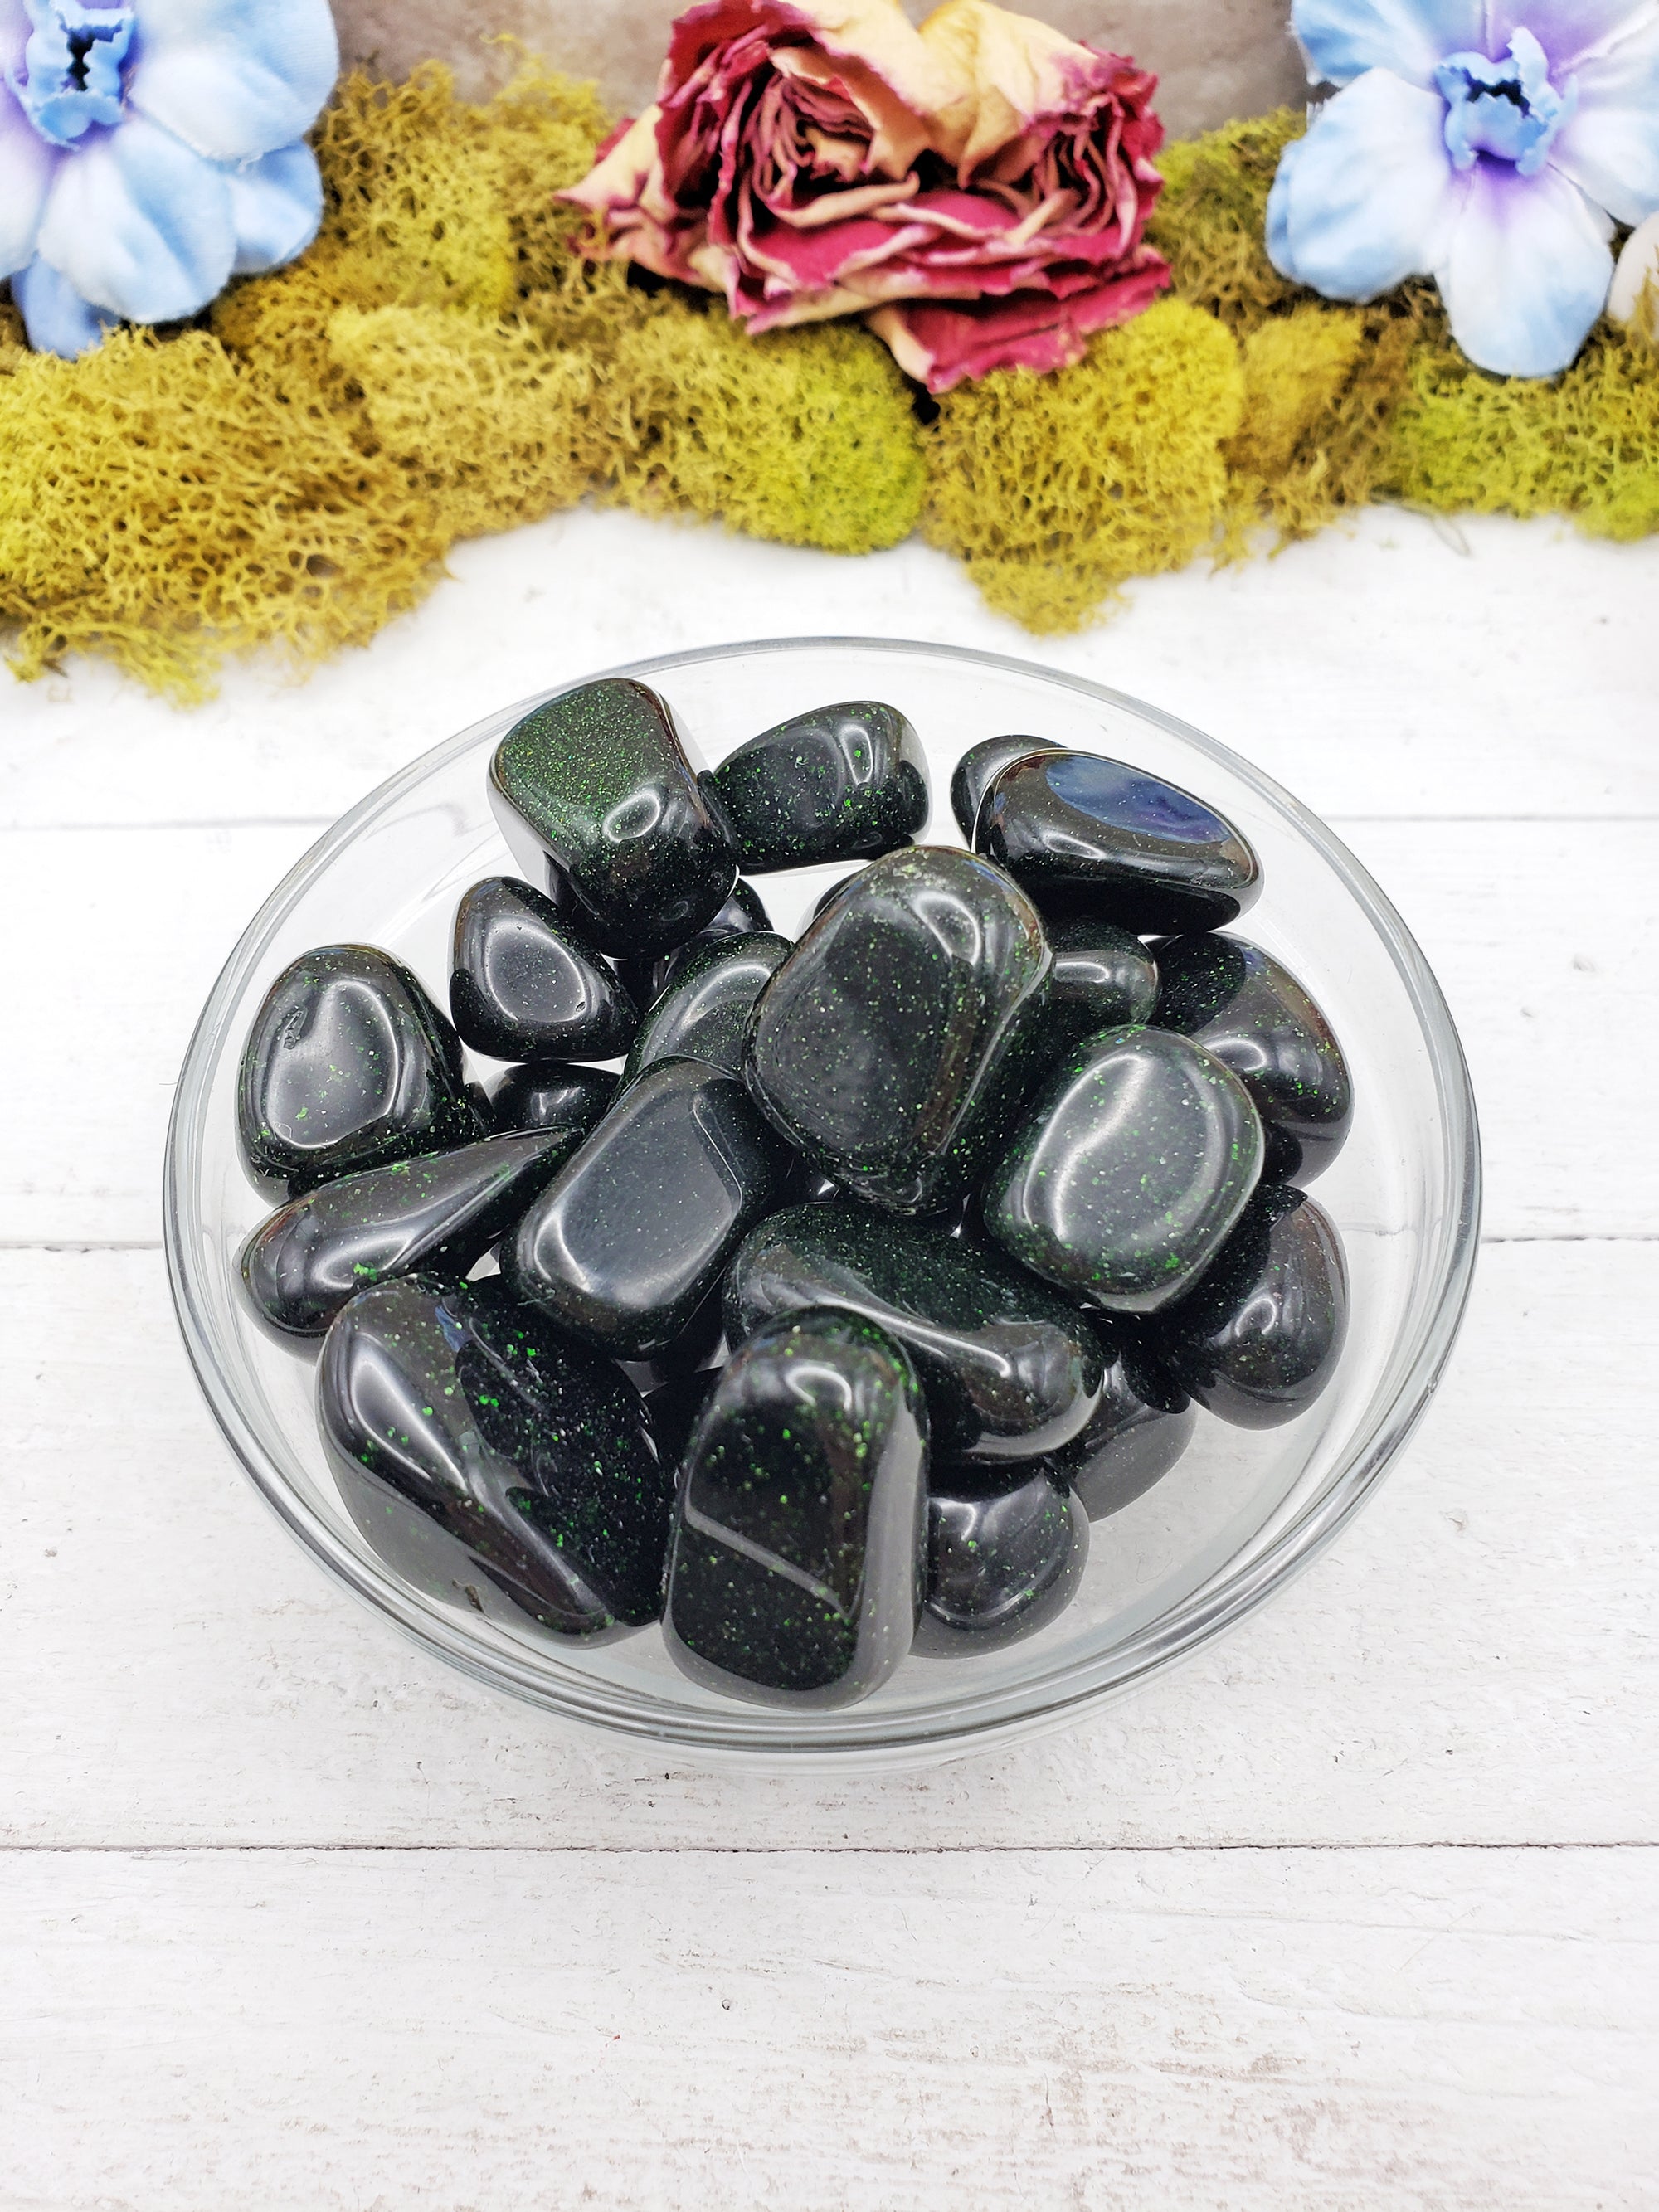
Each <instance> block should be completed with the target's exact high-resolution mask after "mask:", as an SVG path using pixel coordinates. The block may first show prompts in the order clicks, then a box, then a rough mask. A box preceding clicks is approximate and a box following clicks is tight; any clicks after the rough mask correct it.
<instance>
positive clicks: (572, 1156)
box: [238, 678, 1352, 1707]
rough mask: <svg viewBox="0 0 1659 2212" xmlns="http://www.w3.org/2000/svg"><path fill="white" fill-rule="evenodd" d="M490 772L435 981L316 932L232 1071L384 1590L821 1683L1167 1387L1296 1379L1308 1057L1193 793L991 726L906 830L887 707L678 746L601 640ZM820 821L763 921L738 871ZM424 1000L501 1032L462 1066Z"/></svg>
mask: <svg viewBox="0 0 1659 2212" xmlns="http://www.w3.org/2000/svg"><path fill="white" fill-rule="evenodd" d="M490 781H491V798H492V803H493V804H494V806H495V811H496V814H497V817H498V818H499V820H500V822H501V827H502V829H503V832H504V834H505V836H506V838H507V843H508V846H509V848H510V849H511V850H512V851H513V855H514V858H515V860H517V862H518V865H519V866H520V868H521V869H522V870H523V872H524V875H525V876H526V878H535V880H534V881H527V880H520V879H519V878H513V877H508V876H495V877H491V878H489V880H488V881H487V882H484V883H480V884H474V885H473V887H472V888H471V890H469V891H468V892H467V893H466V895H465V897H464V898H463V899H462V900H461V902H460V906H459V911H458V913H457V915H456V916H455V926H454V950H453V973H452V975H451V977H450V984H449V1006H450V1014H449V1018H445V1016H444V1015H443V1014H442V1013H441V1012H440V1010H439V1009H438V1007H437V1006H435V1004H434V1003H433V1001H432V1000H431V999H430V998H429V997H428V995H427V994H426V992H425V991H424V990H423V989H422V987H421V985H420V983H419V982H418V981H416V977H415V976H414V975H412V974H411V973H410V970H409V969H407V968H406V967H405V966H404V965H403V964H402V963H400V962H398V961H397V960H395V959H393V958H392V956H391V955H390V954H389V953H386V952H384V951H377V950H376V949H374V947H372V946H368V945H327V946H324V947H321V948H319V950H317V951H313V952H310V953H307V954H306V955H305V956H304V957H302V958H301V959H298V960H295V962H294V963H292V964H291V965H290V966H289V968H288V969H285V970H284V972H283V974H282V975H280V976H278V978H277V979H276V982H275V983H274V984H273V985H272V986H271V987H270V993H269V994H268V995H267V997H266V998H265V1000H264V1004H263V1006H262V1007H261V1009H260V1011H259V1013H258V1017H257V1018H256V1019H255V1022H254V1024H253V1026H252V1030H251V1032H250V1034H249V1036H248V1039H247V1042H246V1049H245V1052H244V1054H243V1059H242V1063H241V1068H240V1091H239V1101H238V1112H239V1120H240V1139H241V1144H242V1148H243V1152H244V1157H245V1158H246V1162H247V1164H248V1167H249V1169H250V1170H251V1171H252V1173H253V1174H254V1176H256V1178H258V1180H260V1182H262V1184H263V1185H264V1187H266V1188H271V1187H273V1186H280V1187H281V1188H284V1189H285V1190H286V1192H287V1194H288V1202H287V1203H286V1204H284V1205H283V1206H281V1207H280V1208H279V1210H278V1211H277V1212H275V1213H273V1214H272V1215H271V1216H270V1218H269V1219H268V1220H267V1221H265V1222H264V1224H263V1225H262V1226H261V1227H260V1228H258V1230H257V1231H255V1232H254V1234H253V1235H252V1237H251V1238H250V1239H249V1241H248V1243H247V1245H246V1249H245V1250H244V1253H243V1255H242V1271H243V1276H244V1279H245V1281H246V1287H247V1291H248V1294H249V1296H250V1297H251V1298H252V1302H253V1304H254V1305H255V1307H256V1308H257V1309H258V1312H259V1313H260V1314H261V1315H262V1316H263V1317H264V1319H265V1320H266V1321H267V1322H269V1323H270V1325H272V1326H273V1327H274V1328H276V1329H279V1330H282V1331H284V1332H287V1333H288V1334H289V1335H291V1336H298V1337H307V1336H309V1337H313V1338H315V1337H320V1338H321V1340H322V1349H321V1357H320V1359H319V1365H318V1374H317V1402H318V1412H319V1423H320V1426H321V1431H322V1435H323V1437H324V1440H325V1445H326V1447H327V1449H328V1453H329V1455H330V1459H331V1463H332V1465H333V1467H334V1468H335V1471H336V1474H337V1479H338V1480H339V1482H340V1485H341V1487H342V1491H343V1495H344V1497H345V1499H346V1502H347V1504H348V1505H349V1510H350V1511H351V1513H352V1515H353V1516H354V1519H355V1520H356V1522H357V1524H358V1526H359V1527H360V1528H361V1530H362V1534H363V1535H364V1536H365V1537H366V1538H367V1540H368V1541H369V1543H370V1544H371V1545H372V1546H373V1547H374V1548H375V1550H376V1551H377V1553H379V1554H380V1556H381V1557H382V1558H383V1559H386V1562H387V1563H388V1564H389V1565H392V1567H393V1568H394V1569H395V1570H396V1571H398V1573H399V1574H401V1575H403V1576H404V1577H407V1578H408V1579H409V1580H410V1581H411V1582H412V1583H414V1584H415V1585H416V1587H417V1588H419V1589H422V1590H424V1591H426V1592H428V1594H430V1595H435V1596H438V1597H440V1598H442V1599H446V1600H447V1601H451V1602H454V1603H459V1604H463V1605H468V1604H470V1605H471V1606H472V1607H476V1608H477V1610H478V1611H480V1612H482V1613H486V1614H489V1615H491V1616H493V1617H495V1619H497V1620H507V1621H509V1622H516V1624H517V1625H518V1626H519V1627H520V1629H523V1628H524V1627H525V1626H526V1624H527V1623H533V1624H535V1627H536V1629H538V1631H540V1632H544V1633H545V1634H546V1635H548V1636H550V1638H555V1639H559V1640H560V1642H561V1644H564V1643H567V1642H568V1641H569V1640H575V1641H580V1642H583V1643H586V1644H600V1643H605V1642H607V1641H610V1640H611V1639H614V1638H619V1637H623V1636H626V1635H628V1634H630V1633H632V1632H635V1631H636V1630H639V1629H642V1628H644V1627H646V1626H647V1625H648V1624H650V1623H651V1622H653V1621H656V1620H661V1622H662V1625H663V1632H664V1635H665V1638H666V1642H667V1646H668V1650H669V1651H670V1652H671V1655H672V1656H673V1658H674V1660H675V1662H676V1663H677V1664H678V1666H679V1667H680V1668H682V1669H683V1670H684V1672H685V1673H686V1674H688V1675H690V1677H691V1678H692V1679H693V1680H695V1681H696V1682H699V1683H701V1684H703V1685H705V1686H710V1687H713V1688H714V1689H717V1690H720V1691H722V1692H726V1693H728V1694H730V1695H732V1696H735V1697H738V1698H743V1699H750V1700H753V1701H757V1702H760V1703H763V1704H767V1705H778V1706H784V1707H797V1706H799V1707H823V1706H837V1705H849V1704H851V1703H853V1702H854V1700H856V1699H860V1698H863V1697H866V1696H868V1695H869V1693H870V1692H872V1691H873V1690H875V1689H877V1688H878V1686H880V1685H881V1684H882V1683H883V1682H884V1681H885V1680H887V1679H888V1678H889V1677H890V1674H892V1672H893V1670H894V1668H896V1666H897V1665H898V1663H899V1662H900V1661H901V1659H902V1657H903V1656H905V1654H906V1653H907V1652H909V1651H911V1650H915V1651H916V1652H918V1653H920V1654H922V1655H924V1656H927V1657H930V1658H948V1657H956V1656H962V1657H967V1656H972V1655H973V1654H974V1653H975V1652H981V1651H990V1650H997V1649H1000V1648H1001V1647H1003V1646H1006V1645H1007V1644H1011V1643H1013V1642H1015V1641H1016V1640H1018V1638H1023V1637H1025V1636H1029V1635H1030V1634H1031V1633H1033V1632H1035V1631H1036V1630H1038V1629H1041V1628H1042V1627H1044V1626H1047V1625H1048V1623H1050V1622H1051V1621H1053V1620H1054V1619H1055V1617H1056V1615H1057V1614H1059V1613H1060V1612H1061V1610H1062V1609H1063V1608H1064V1607H1066V1605H1067V1604H1068V1603H1069V1602H1070V1601H1071V1599H1072V1597H1073V1594H1074V1592H1075V1591H1076V1589H1077V1587H1078V1583H1079V1578H1080V1577H1081V1575H1082V1572H1083V1566H1084V1561H1085V1554H1086V1552H1087V1549H1088V1543H1089V1531H1090V1524H1091V1522H1096V1521H1099V1520H1101V1519H1103V1518H1104V1517H1105V1516H1108V1515H1109V1514H1111V1513H1113V1512H1115V1511H1116V1510H1118V1509H1119V1508H1121V1506H1123V1505H1125V1504H1127V1503H1129V1502H1130V1501H1131V1500H1132V1499H1133V1498H1136V1497H1138V1496H1139V1495H1140V1494H1141V1493H1142V1492H1144V1491H1146V1489H1148V1488H1149V1487H1150V1486H1151V1485H1152V1484H1153V1483H1154V1482H1156V1481H1157V1480H1158V1479H1159V1478H1160V1477H1161V1476H1163V1475H1164V1474H1167V1472H1168V1471H1169V1470H1170V1468H1172V1467H1173V1466H1174V1465H1175V1463H1176V1460H1177V1459H1178V1458H1179V1456H1180V1455H1181V1453H1182V1451H1183V1449H1185V1447H1186V1445H1187V1443H1188V1438H1189V1437H1190V1435H1191V1433H1192V1430H1193V1426H1194V1419H1195V1411H1194V1408H1195V1405H1196V1406H1202V1407H1206V1408H1207V1409H1208V1410H1209V1412H1210V1413H1212V1414H1215V1415H1217V1416H1218V1417H1219V1418H1220V1419H1222V1420H1224V1421H1231V1422H1235V1423H1238V1424H1242V1425H1244V1426H1246V1427H1262V1426H1267V1425H1273V1424H1274V1423H1277V1422H1280V1421H1285V1420H1288V1419H1292V1418H1293V1417H1294V1416H1296V1415H1297V1413H1300V1412H1301V1411H1302V1410H1303V1409H1304V1407H1306V1406H1307V1405H1308V1404H1309V1403H1310V1401H1312V1400H1313V1399H1314V1398H1315V1397H1316V1395H1317V1394H1318V1393H1319V1392H1320V1390H1321V1389H1323V1387H1324V1386H1325V1384H1326V1383H1328V1380H1329V1378H1330V1376H1331V1374H1332V1372H1333V1370H1334V1366H1335V1364H1336V1362H1337V1360H1338V1358H1339V1355H1340V1350H1341V1344H1342V1338H1343V1334H1344V1330H1345V1328H1346V1317H1347V1288H1346V1271H1345V1267H1344V1261H1343V1256H1342V1248H1341V1243H1340V1239H1339V1237H1338V1235H1337V1232H1336V1230H1335V1227H1334V1225H1333V1224H1332V1222H1331V1221H1330V1219H1329V1218H1328V1216H1327V1215H1326V1213H1325V1212H1323V1211H1322V1209H1321V1207H1320V1206H1318V1205H1316V1203H1315V1202H1314V1201H1313V1200H1311V1199H1310V1198H1308V1197H1306V1196H1305V1195H1304V1192H1303V1190H1302V1189H1301V1188H1300V1186H1301V1185H1302V1184H1304V1183H1305V1182H1308V1181H1310V1179H1311V1178H1312V1177H1313V1176H1316V1174H1318V1173H1319V1172H1320V1170H1322V1169H1323V1168H1324V1167H1325V1166H1326V1165H1327V1164H1328V1162H1329V1161H1330V1159H1331V1158H1333V1157H1334V1154H1335V1152H1336V1151H1337V1150H1338V1148H1339V1147H1340V1145H1341V1144H1342V1142H1343V1140H1344V1139H1345V1137H1346V1134H1347V1131H1348V1127H1349V1122H1350V1120H1351V1116H1352V1093H1351V1088H1350V1083H1349V1078H1348V1073H1347V1070H1346V1066H1345V1064H1344V1061H1343V1057H1342V1054H1341V1051H1340V1048H1339V1046H1338V1044H1337V1042H1336V1040H1335V1038H1334V1036H1333V1035H1332V1033H1331V1030H1330V1028H1329V1025H1328V1023H1327V1022H1326V1021H1325V1019H1324V1018H1323V1016H1322V1014H1321V1012H1320V1011H1319V1009H1318V1008H1317V1006H1315V1005H1314V1003H1313V1001H1312V1000H1311V999H1310V997H1309V995H1308V994H1307V992H1306V991H1305V990H1304V988H1303V987H1302V986H1301V985H1300V984H1299V983H1298V982H1297V980H1296V978H1295V977H1294V976H1293V975H1291V974H1289V973H1288V971H1287V970H1286V969H1285V967H1284V966H1283V965H1282V964H1281V963H1279V961H1277V960H1276V959H1274V958H1273V957H1271V956H1270V955H1269V954H1267V952H1265V951H1261V949H1260V948H1259V947H1257V946H1255V945H1251V944H1249V943H1248V942H1247V941H1246V940H1245V939H1242V938H1239V937H1236V936H1231V935H1223V934H1219V933H1218V932H1219V930H1220V929H1221V927H1223V926H1224V925H1225V924H1227V923H1230V922H1231V921H1233V920H1234V919H1235V918H1236V917H1237V915H1239V914H1240V913H1242V912H1243V909H1244V908H1246V907H1248V906H1249V903H1250V902H1252V900H1253V899H1254V898H1255V896H1256V894H1257V891H1258V890H1259V888H1260V879H1261V869H1260V866H1259V864H1258V861H1257V859H1256V856H1255V853H1254V852H1253V851H1252V849H1251V848H1250V846H1249V843H1248V842H1246V840H1245V839H1244V838H1243V836H1241V835H1240V834H1239V832H1238V831H1237V829H1235V828H1234V827H1233V825H1232V824H1231V823H1229V822H1227V821H1226V820H1225V819H1224V818H1223V817H1221V816H1219V815H1218V814H1217V813H1215V812H1214V811H1212V809H1211V808H1209V807H1208V806H1206V805H1204V804H1203V803H1202V802H1201V801H1200V800H1199V799H1194V797H1192V796H1191V794H1190V793H1187V792H1184V791H1181V790H1178V789H1176V787H1174V786H1172V785H1170V784H1168V783H1165V782H1163V781H1159V780H1158V778H1156V777H1154V776H1152V775H1146V774H1145V773H1143V772H1142V771H1141V770H1139V769H1135V768H1133V767H1131V766H1127V765H1126V764H1124V763H1121V762H1117V761H1111V760H1103V759H1100V758H1097V757H1095V756H1093V755H1091V754H1084V753H1078V752H1073V751H1068V750H1063V749H1061V748H1059V747H1056V746H1054V745H1050V744H1045V743H1044V742H1043V741H1042V740H1041V739H1039V738H1032V737H1023V736H1021V737H999V738H991V739H989V740H987V741H986V742H985V743H983V744H976V745H975V746H974V747H973V748H972V750H970V751H969V752H968V753H967V754H966V755H965V756H964V757H963V759H962V761H961V762H960V763H959V765H958V766H957V770H956V774H955V775H954V777H953V779H952V782H951V805H952V807H953V810H954V811H955V814H956V817H957V823H959V825H960V827H961V829H962V832H963V836H964V837H965V838H966V839H967V840H968V842H969V846H970V848H971V850H968V851H963V850H961V849H958V848H954V847H951V848H946V847H942V846H928V845H917V844H915V842H913V840H914V838H915V834H916V833H917V832H918V831H920V830H921V829H923V828H924V826H925V824H926V823H927V813H928V804H929V798H928V787H927V764H926V758H925V756H924V754H923V751H922V749H921V744H920V743H919V742H918V740H917V737H916V733H915V730H914V729H913V728H912V727H911V726H910V724H909V723H908V721H907V720H905V718H904V716H903V715H902V714H898V713H897V712H896V711H895V710H894V709H893V708H890V707H887V706H883V705H880V704H878V703H875V702H869V701H862V700H860V701H856V702H849V703H846V704H842V705H838V706H832V707H826V708H821V709H819V710H817V711H815V712H812V713H810V714H800V715H798V716H796V717H794V718H793V719H792V720H788V721H787V722H784V723H782V724H781V725H780V726H778V727H776V728H775V729H771V730H769V731H767V732H765V733H764V734H763V735H762V736H760V737H757V738H753V739H751V740H750V742H749V743H747V744H743V745H740V746H739V747H738V750H736V751H735V752H733V753H732V755H731V756H730V757H729V758H727V759H726V761H724V762H723V763H722V764H721V765H720V767H719V768H717V769H714V771H713V772H712V773H711V772H707V771H703V772H699V771H698V770H697V769H696V768H695V767H694V766H693V764H692V763H691V761H690V758H689V757H688V755H687V752H686V750H685V748H684V744H683V743H682V741H681V739H680V737H679V735H678V732H677V731H676V727H675V724H674V720H673V716H672V714H671V712H670V710H669V708H668V707H667V706H666V704H665V702H664V701H663V700H662V699H661V698H660V697H659V696H657V694H656V693H655V692H653V690H649V689H648V688H647V686H646V685H644V684H640V683H636V682H633V681H630V680H627V679H622V678H607V679H605V680H604V681H602V682H599V683H595V684H588V685H586V686H585V687H584V688H582V689H580V690H575V691H572V692H569V693H567V694H566V695H565V696H562V697H560V698H556V699H553V700H551V701H550V702H548V703H547V704H545V705H544V706H541V707H538V708H536V709H535V710H534V711H533V712H532V713H531V714H526V716H525V717H524V718H523V720H520V722H519V723H518V724H517V725H516V726H514V727H513V729H512V730H511V731H510V732H509V733H508V734H507V737H506V738H503V739H502V741H501V744H500V746H499V748H498V749H497V750H496V752H495V758H494V761H493V763H492V765H491V770H490ZM837 860H860V861H864V862H866V863H867V865H866V866H861V867H860V868H858V869H857V870H856V871H855V872H852V873H850V874H848V876H847V877H846V878H844V879H843V880H842V881H840V882H838V883H836V884H834V885H833V887H832V888H831V890H830V891H829V894H828V895H827V896H826V897H825V898H824V899H823V901H822V902H820V905H819V907H818V909H817V914H816V915H815V916H814V917H813V919H812V920H811V923H810V924H809V926H808V927H807V928H806V929H805V933H803V934H802V936H801V937H800V938H799V940H798V941H796V942H794V943H793V944H792V943H791V942H789V940H788V939H786V938H784V937H781V936H780V935H778V934H777V933H775V932H774V931H773V929H772V928H771V927H770V925H769V921H768V917H767V914H766V910H765V908H764V907H763V904H762V902H761V900H760V898H759V897H758V896H757V894H756V892H755V891H754V890H753V889H752V888H751V886H750V884H749V883H748V882H747V881H745V880H744V877H746V876H750V875H760V874H764V873H766V872H769V871H774V870H779V869H787V868H799V867H805V866H816V865H820V864H822V863H823V862H826V861H837ZM739 868H741V869H742V870H743V872H744V875H743V876H740V875H739V874H738V870H739ZM542 886H545V887H546V888H542ZM464 1046H465V1047H466V1048H469V1049H470V1050H471V1052H472V1053H474V1054H480V1055H483V1057H484V1058H485V1059H486V1060H489V1061H492V1062H506V1063H508V1065H507V1066H506V1068H505V1070H504V1072H500V1073H499V1074H498V1079H497V1080H496V1081H495V1085H494V1088H493V1089H492V1090H491V1091H489V1092H488V1093H486V1092H485V1091H484V1090H483V1087H482V1086H481V1085H479V1083H477V1081H475V1080H470V1079H469V1076H468V1063H467V1061H466V1060H465V1056H464V1054H463V1047H464ZM624 1054H625V1055H626V1058H625V1061H624V1064H623V1067H622V1070H621V1073H620V1074H618V1073H616V1072H615V1071H614V1070H612V1069H606V1068H605V1067H601V1066H596V1065H594V1064H593V1063H595V1062H598V1061H602V1060H615V1059H617V1058H619V1057H621V1056H623V1055H624ZM492 1255H493V1262H494V1264H493V1266H492V1264H491V1260H492Z"/></svg>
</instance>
